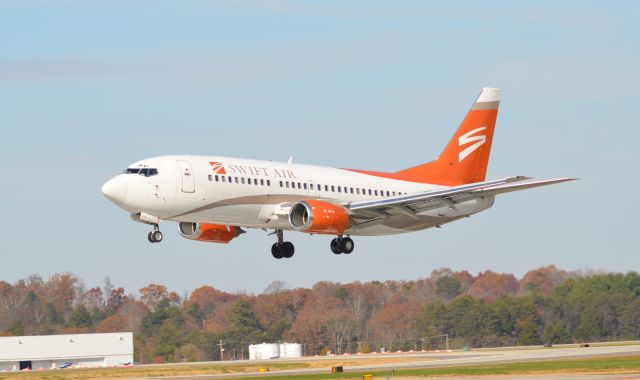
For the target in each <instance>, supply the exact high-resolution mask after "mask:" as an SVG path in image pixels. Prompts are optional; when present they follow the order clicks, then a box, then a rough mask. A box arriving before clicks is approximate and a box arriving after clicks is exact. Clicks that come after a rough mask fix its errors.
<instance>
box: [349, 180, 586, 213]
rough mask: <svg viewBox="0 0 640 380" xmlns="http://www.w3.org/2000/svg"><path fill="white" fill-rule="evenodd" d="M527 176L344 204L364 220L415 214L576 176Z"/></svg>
mask: <svg viewBox="0 0 640 380" xmlns="http://www.w3.org/2000/svg"><path fill="white" fill-rule="evenodd" d="M530 179H531V178H530V177H523V176H518V177H509V178H504V179H500V180H494V181H486V182H479V183H474V184H466V185H462V186H454V187H449V188H445V189H438V190H433V191H426V192H420V193H414V194H407V195H402V196H398V197H392V198H385V199H380V200H375V201H366V202H356V203H352V204H350V205H347V207H348V208H349V211H350V212H351V214H352V216H353V217H354V218H359V219H364V220H367V219H380V218H385V217H389V216H392V215H398V214H402V215H405V216H408V217H412V218H416V215H417V214H419V213H421V212H425V211H429V210H432V209H436V208H439V207H443V206H449V207H455V205H456V204H458V203H461V202H464V201H467V200H470V199H473V198H478V197H485V196H491V195H496V194H502V193H509V192H513V191H519V190H525V189H531V188H534V187H540V186H546V185H553V184H556V183H562V182H567V181H573V180H575V179H576V178H556V179H548V180H539V181H529V180H530Z"/></svg>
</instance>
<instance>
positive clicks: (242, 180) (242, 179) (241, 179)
mask: <svg viewBox="0 0 640 380" xmlns="http://www.w3.org/2000/svg"><path fill="white" fill-rule="evenodd" d="M240 182H242V184H243V185H244V177H242V178H240Z"/></svg>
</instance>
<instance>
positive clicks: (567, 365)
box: [0, 355, 640, 380]
mask: <svg viewBox="0 0 640 380" xmlns="http://www.w3.org/2000/svg"><path fill="white" fill-rule="evenodd" d="M337 364H340V365H343V366H345V367H347V366H350V365H351V366H353V365H354V364H355V365H358V364H360V365H362V364H365V363H362V362H360V363H358V362H356V363H353V362H351V361H349V360H346V361H341V362H339V363H338V362H336V363H333V362H327V361H323V362H322V363H318V362H289V363H269V365H268V367H269V369H270V370H271V371H276V370H283V369H298V368H314V367H316V368H328V367H331V366H332V365H337ZM264 366H265V365H264V364H261V365H254V364H238V365H236V364H226V365H216V364H202V365H175V366H174V365H171V366H162V367H133V368H106V369H72V370H59V371H44V372H37V371H34V372H20V373H9V374H0V379H50V380H53V379H61V380H62V379H73V380H75V379H118V378H128V379H131V378H145V377H166V376H193V375H204V374H216V373H218V374H219V373H240V372H257V371H258V369H259V368H261V367H264ZM545 373H548V374H551V373H554V374H557V373H568V374H573V373H616V374H625V373H640V355H635V356H621V357H606V358H595V359H594V358H591V359H570V360H557V361H537V362H528V363H510V364H492V365H469V366H457V367H442V368H428V369H406V370H396V371H395V376H396V377H403V378H406V377H416V378H421V377H435V376H465V375H467V376H471V375H476V376H477V375H519V374H522V375H525V374H545ZM364 374H372V375H373V377H374V379H376V378H378V379H380V378H384V377H385V376H389V375H390V374H391V371H389V370H387V371H373V372H348V373H341V374H331V373H329V370H328V369H327V373H326V374H312V375H299V374H298V375H286V376H285V375H282V376H279V375H276V376H269V377H267V379H270V380H293V379H296V380H297V379H301V380H305V379H307V380H321V379H362V376H363V375H364ZM241 379H245V380H248V379H265V378H264V377H260V376H246V377H241Z"/></svg>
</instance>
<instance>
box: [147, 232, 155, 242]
mask: <svg viewBox="0 0 640 380" xmlns="http://www.w3.org/2000/svg"><path fill="white" fill-rule="evenodd" d="M147 239H148V240H149V243H155V242H156V241H155V240H153V233H152V232H151V231H149V233H148V234H147Z"/></svg>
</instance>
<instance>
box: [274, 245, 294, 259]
mask: <svg viewBox="0 0 640 380" xmlns="http://www.w3.org/2000/svg"><path fill="white" fill-rule="evenodd" d="M278 249H279V251H280V253H281V254H282V257H284V258H285V259H290V258H291V257H293V254H294V252H295V251H296V249H295V247H294V246H293V244H292V243H291V242H290V241H285V242H284V243H282V244H280V247H278Z"/></svg>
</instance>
